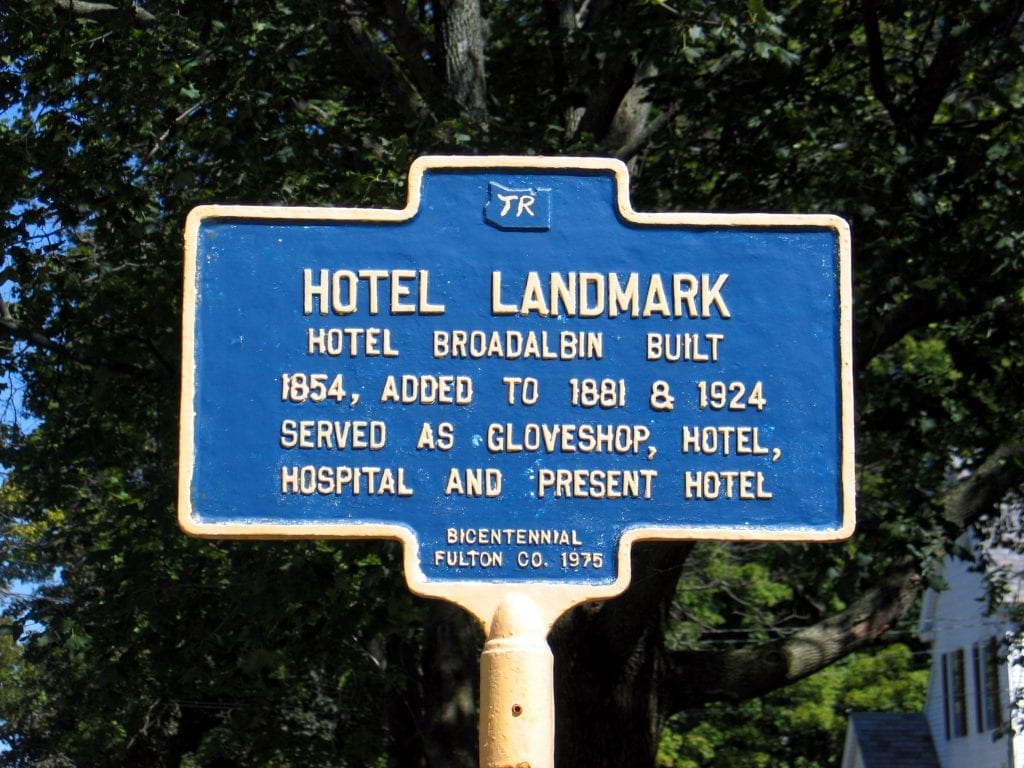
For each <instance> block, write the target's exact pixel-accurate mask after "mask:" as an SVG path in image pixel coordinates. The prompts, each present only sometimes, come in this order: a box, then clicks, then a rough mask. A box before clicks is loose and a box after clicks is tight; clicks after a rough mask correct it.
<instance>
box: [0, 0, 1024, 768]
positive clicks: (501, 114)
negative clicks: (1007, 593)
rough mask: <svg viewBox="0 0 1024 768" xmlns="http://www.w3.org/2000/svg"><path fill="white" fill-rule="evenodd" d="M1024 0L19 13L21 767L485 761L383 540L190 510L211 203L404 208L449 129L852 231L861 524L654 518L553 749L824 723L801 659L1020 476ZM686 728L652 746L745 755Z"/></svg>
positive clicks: (13, 191)
mask: <svg viewBox="0 0 1024 768" xmlns="http://www.w3.org/2000/svg"><path fill="white" fill-rule="evenodd" d="M1021 10H1022V8H1021V3H1020V2H1014V1H1013V0H984V1H981V0H977V1H976V2H966V1H961V0H942V1H940V2H930V3H924V2H919V1H917V0H914V1H912V2H905V3H882V2H878V0H861V1H860V2H858V3H837V2H821V3H799V2H793V1H787V0H782V1H780V2H777V3H765V2H762V1H761V0H747V1H746V2H737V1H736V0H732V1H731V2H725V3H719V2H709V1H705V0H693V1H692V2H689V1H685V2H684V0H679V1H678V2H673V1H672V0H669V1H668V2H661V1H654V0H647V1H644V0H631V1H629V0H621V1H619V2H614V1H613V0H589V1H588V2H573V1H572V0H543V2H523V1H521V0H438V1H437V2H427V1H426V0H418V1H416V2H414V1H413V0H383V1H382V2H364V1H363V0H334V2H322V1H321V2H313V0H250V1H249V2H229V1H227V0H225V1H223V2H209V0H148V1H147V2H144V3H141V4H138V3H133V2H129V1H128V0H109V2H83V1H82V0H39V1H38V2H17V1H16V2H11V3H8V4H6V5H5V7H4V8H3V9H2V10H0V82H2V87H0V113H2V115H3V117H2V119H0V174H2V175H0V180H2V183H0V198H2V199H0V211H3V212H4V213H3V227H2V229H0V244H2V247H3V254H4V259H3V263H2V272H0V275H2V277H3V279H4V281H5V282H4V287H3V291H4V292H3V295H4V300H3V301H2V306H0V310H2V311H0V330H2V331H3V336H4V340H3V347H2V349H0V365H2V367H3V370H4V371H5V372H6V373H8V374H10V375H11V376H12V378H11V379H10V382H11V385H10V386H11V389H9V390H8V393H9V394H10V395H11V398H12V399H11V404H10V406H9V408H8V411H7V415H8V418H7V421H6V423H5V426H4V430H3V435H2V437H3V439H2V443H0V461H2V463H3V464H4V466H6V467H7V468H8V474H7V478H6V482H5V483H4V485H3V486H2V488H0V511H2V515H0V548H2V550H0V580H2V581H3V583H4V584H6V585H8V588H11V587H12V585H15V584H17V583H19V582H22V581H28V582H32V583H38V584H40V585H41V586H40V587H39V588H38V589H37V590H36V591H35V592H34V593H33V594H31V595H29V596H19V595H17V594H15V595H14V596H13V597H11V599H10V600H9V602H8V608H7V611H6V614H7V617H8V618H7V623H6V624H5V625H4V626H5V627H9V628H10V631H11V636H12V638H14V639H15V640H17V641H18V642H17V643H16V644H10V645H7V644H5V645H4V646H3V654H2V660H3V662H4V669H3V672H2V677H0V683H2V688H0V708H2V711H0V720H2V723H0V735H2V737H3V739H4V740H5V741H6V743H7V744H8V745H9V746H10V749H9V750H8V751H5V752H3V753H0V763H3V764H7V765H35V766H39V765H51V766H61V765H74V764H79V763H81V764H90V765H104V766H119V765H124V766H128V765H131V766H145V765H151V766H165V765H166V766H189V765H203V766H217V765H238V766H250V765H251V766H255V765H306V766H318V765H323V766H328V765H332V766H336V765H360V766H361V765H391V766H421V765H446V766H462V765H475V749H474V747H473V733H474V731H475V726H476V719H475V714H474V706H475V704H474V702H475V690H474V685H475V682H474V681H475V677H476V664H477V644H478V643H479V637H478V635H477V633H476V631H475V628H474V627H473V626H472V625H470V624H468V623H467V621H466V620H465V619H464V618H463V617H460V616H459V615H458V614H457V613H455V612H454V611H453V610H451V609H448V608H447V607H445V606H441V605H433V604H429V605H428V604H425V603H421V602H418V601H416V600H414V599H412V598H411V597H409V596H408V595H407V594H406V592H405V589H404V585H403V583H402V580H401V576H400V571H399V569H400V558H399V556H398V553H396V552H395V551H394V549H393V548H392V547H390V546H389V545H386V544H378V545H368V544H352V543H346V544H338V543H326V542H307V543H272V542H265V543H246V544H237V545H236V544H231V543H223V542H220V543H218V542H199V541H192V540H187V539H186V538H185V537H183V536H182V535H181V534H180V533H179V531H178V530H177V527H176V523H175V514H174V502H175V472H176V444H177V435H176V432H177V397H178V366H179V351H178V350H179V342H180V339H179V312H180V290H181V289H180V283H181V235H182V226H183V222H184V218H185V214H186V213H187V211H188V210H189V209H190V208H191V207H193V206H194V205H197V204H200V203H204V202H214V201H216V202H258V203H295V204H305V205H309V204H336V205H338V204H344V205H350V206H371V205H373V206H386V207H398V206H399V205H400V204H401V201H402V200H404V195H405V191H404V174H405V171H406V169H407V167H408V165H409V163H410V161H411V160H412V159H413V158H414V157H416V156H417V155H420V154H427V153H430V154H444V153H473V154H483V153H493V154H499V153H500V154H525V153H537V154H601V155H615V156H618V157H621V158H623V159H625V160H627V161H628V162H629V164H630V167H631V170H632V172H633V176H632V180H633V185H634V189H633V200H634V205H635V207H636V208H637V209H640V210H644V209H648V210H713V211H740V210H743V211H746V210H770V211H823V212H832V213H837V214H840V215H842V216H844V217H846V218H847V219H848V220H849V221H850V222H851V223H852V226H853V231H854V247H855V255H856V265H855V269H856V274H855V280H856V292H857V302H856V321H857V368H856V375H857V390H858V391H857V401H858V433H859V444H858V452H859V457H858V466H859V478H858V479H859V504H858V508H859V528H858V532H857V534H856V536H855V538H854V539H853V540H851V541H850V542H847V543H845V544H842V545H835V546H822V545H817V546H813V547H812V546H808V547H801V546H796V545H788V546H724V545H712V544H708V545H700V546H693V545H690V544H686V543H682V544H675V545H667V544H664V545H651V546H645V547H639V548H638V549H637V551H636V552H635V553H634V559H635V564H634V580H635V582H636V584H635V585H634V587H633V588H632V589H631V590H630V591H629V593H628V594H627V595H625V596H624V597H622V598H621V599H618V600H615V601H611V602H609V603H605V604H601V605H594V606H585V607H583V608H581V609H578V610H576V611H575V612H573V613H572V614H570V615H569V616H567V617H566V618H565V619H564V620H563V621H562V622H561V623H560V624H559V626H558V627H556V629H555V632H554V633H553V635H552V638H551V641H552V645H553V647H554V649H555V652H556V676H557V678H558V701H559V715H558V717H559V743H558V759H559V764H560V765H565V766H569V765H584V764H585V765H588V766H602V765H608V766H615V767H616V768H623V767H624V766H634V765H635V766H650V765H653V764H654V763H655V760H657V759H659V758H658V744H659V734H660V733H661V730H662V727H663V726H664V724H665V723H666V721H668V719H669V718H670V717H671V716H673V715H676V714H677V713H686V714H684V715H681V717H683V718H685V722H682V721H679V720H674V721H672V726H671V728H673V729H676V730H677V731H678V732H685V733H687V734H689V738H690V739H691V741H689V742H688V743H689V744H691V745H692V744H697V745H699V744H700V743H701V742H700V741H699V739H697V736H699V735H700V734H699V733H697V731H698V730H699V728H700V726H695V725H694V722H695V719H694V718H695V715H694V712H698V711H702V710H701V708H702V707H705V706H706V705H709V704H715V703H719V704H720V703H735V702H748V703H747V704H744V705H743V706H748V707H762V706H769V703H762V702H770V699H765V700H757V701H755V699H756V697H759V696H762V695H763V694H767V693H769V692H771V691H779V693H777V694H775V696H791V697H794V698H793V699H791V700H790V710H789V714H788V715H787V717H789V718H792V719H793V721H792V722H791V723H790V725H789V726H788V727H789V728H790V729H791V731H792V736H793V738H792V739H791V741H799V740H800V739H799V738H798V735H799V732H800V729H801V726H800V724H799V723H797V722H796V721H795V719H796V718H799V716H800V715H799V712H800V707H799V706H798V704H799V702H798V701H797V700H796V697H797V694H796V693H792V691H794V690H799V689H786V686H788V685H790V684H791V683H794V682H796V681H798V680H800V679H802V678H804V677H806V676H807V675H810V674H811V673H813V672H816V671H818V670H820V669H826V668H828V667H829V666H830V665H832V664H834V663H836V662H838V661H840V660H841V659H843V658H844V657H846V656H847V655H848V654H850V653H851V652H853V651H855V650H858V649H860V648H863V647H866V646H868V645H869V644H871V643H873V642H874V641H875V640H877V639H878V638H879V637H880V636H882V635H883V633H884V631H885V630H886V629H887V628H888V627H890V626H892V625H893V624H896V623H898V622H899V620H900V619H901V617H902V616H904V614H905V613H906V611H907V610H908V609H909V607H910V606H911V605H912V604H913V601H914V599H915V597H916V595H917V591H918V590H919V588H920V585H921V583H922V579H925V578H927V577H928V575H929V573H930V570H929V568H930V564H931V563H933V562H934V560H935V558H937V557H939V556H942V555H943V554H945V553H947V552H949V551H950V550H951V547H952V545H951V542H952V541H953V540H954V539H955V538H956V536H957V534H958V533H959V532H960V531H961V530H963V528H964V527H965V526H967V525H969V524H972V523H975V522H978V521H979V520H984V518H985V516H986V515H987V514H989V513H990V512H991V511H992V509H993V508H994V506H995V505H996V504H997V503H998V502H1000V501H1001V500H1003V499H1005V498H1007V497H1008V495H1012V494H1014V493H1017V494H1019V493H1020V492H1021V490H1022V479H1024V402H1022V400H1024V354H1022V349H1021V346H1022V344H1024V255H1022V238H1024V216H1022V198H1021V192H1020V189H1021V180H1022V177H1024V174H1022V171H1024V130H1022V119H1024V118H1022V106H1024V76H1022V73H1021V68H1020V52H1021V46H1022V43H1024V34H1022V28H1021V23H1020V16H1021ZM808 646H813V647H814V648H815V649H817V651H816V652H815V653H806V652H802V651H801V650H799V649H800V648H807V647H808ZM904 666H905V665H904ZM901 668H902V667H901ZM814 679H815V680H818V681H822V680H825V681H826V682H818V683H815V684H818V685H829V684H830V683H828V682H827V680H828V678H814ZM836 685H839V684H838V683H836ZM840 687H841V686H840ZM12 688H16V689H17V690H19V691H20V695H12V692H11V691H12ZM844 695H845V694H844ZM851 695H852V694H851ZM911 700H912V697H910V696H909V694H908V696H907V697H904V698H900V699H899V700H898V701H894V702H893V704H892V706H907V704H908V702H910V701H911ZM875 702H877V699H875V698H874V696H869V697H867V699H866V700H858V701H857V702H855V703H854V704H852V705H853V706H858V707H859V706H877V703H875ZM702 717H704V718H709V717H710V714H709V713H708V712H707V711H706V710H705V711H703V715H702ZM823 717H824V716H822V718H823ZM819 719H821V718H819ZM674 732H676V731H671V732H670V737H669V739H668V740H667V741H666V742H665V744H663V746H662V755H661V759H662V760H665V759H669V758H666V757H665V755H666V750H669V751H671V752H672V753H673V755H675V754H676V753H677V752H678V755H677V756H672V757H671V759H672V760H675V759H677V757H678V760H680V761H682V762H678V763H676V762H667V763H666V762H662V764H665V765H693V764H708V765H715V764H720V763H716V762H713V761H712V757H711V756H710V755H704V757H701V756H699V755H697V756H694V755H693V754H689V753H686V752H685V749H690V750H693V749H696V748H697V747H694V746H689V747H685V749H684V748H682V747H680V748H679V749H674V748H673V747H672V745H671V739H672V738H674V737H673V736H671V733H674ZM695 734H696V735H695ZM705 736H707V733H705ZM708 738H710V737H708ZM715 738H717V737H715ZM666 744H667V746H666ZM680 750H683V751H680ZM737 759H738V758H737ZM776 759H780V760H781V758H776ZM814 759H816V760H817V759H821V760H824V759H825V758H823V757H821V756H818V757H815V758H814ZM701 760H707V761H708V762H706V763H702V762H701ZM686 761H689V762H686ZM751 764H753V763H751ZM776 764H781V763H776ZM793 764H794V765H795V764H802V765H811V764H812V763H809V762H806V761H805V762H803V763H797V762H794V763H793ZM821 764H825V763H824V762H822V763H821Z"/></svg>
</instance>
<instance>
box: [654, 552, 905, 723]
mask: <svg viewBox="0 0 1024 768" xmlns="http://www.w3.org/2000/svg"><path fill="white" fill-rule="evenodd" d="M920 589H921V578H920V576H919V575H918V573H917V569H916V567H915V566H913V565H912V564H910V563H905V564H903V565H901V566H900V567H898V568H895V569H894V570H893V571H892V572H890V573H889V574H888V575H887V576H886V577H885V578H883V579H882V581H881V582H879V583H878V584H877V585H875V586H874V587H873V588H872V589H870V590H868V591H867V592H866V593H865V594H864V595H862V596H861V597H860V598H859V599H858V600H857V601H856V602H855V603H854V604H853V605H851V606H850V607H849V608H848V609H847V610H845V611H843V612H842V613H839V614H836V615H835V616H831V617H829V618H827V619H825V620H824V621H822V622H819V623H818V624H815V625H813V626H810V627H807V628H806V629H803V630H800V631H799V632H796V633H795V634H793V635H791V636H789V637H787V638H784V639H782V640H777V641H774V642H771V643H764V644H760V645H755V646H751V647H747V648H741V649H739V650H734V651H713V652H708V651H677V652H675V653H672V654H670V656H669V658H668V660H667V664H666V669H665V674H664V676H663V678H662V690H663V699H662V701H663V706H664V707H665V708H666V710H665V714H666V715H669V714H673V713H675V712H678V711H680V710H682V709H683V708H692V707H696V706H701V705H703V704H707V703H709V702H713V701H743V700H745V699H750V698H753V697H755V696H761V695H763V694H765V693H768V692H769V691H773V690H775V689H777V688H781V687H783V686H786V685H789V684H791V683H795V682H796V681H798V680H801V679H803V678H805V677H807V676H808V675H811V674H813V673H814V672H817V671H819V670H821V669H824V668H825V667H827V666H829V665H830V664H833V663H834V662H836V661H838V660H839V659H841V658H843V657H844V656H847V655H849V654H850V653H853V652H854V651H856V650H859V649H861V648H864V647H865V646H867V645H868V644H870V643H871V642H873V641H874V640H876V639H877V638H878V637H880V636H881V635H882V634H883V633H884V632H885V631H886V630H887V629H889V627H890V626H892V625H893V624H894V623H895V622H896V621H898V620H899V619H900V617H901V616H903V614H904V613H906V611H907V610H908V609H909V608H910V607H911V606H912V605H913V604H914V601H915V600H916V599H917V596H918V594H919V592H920Z"/></svg>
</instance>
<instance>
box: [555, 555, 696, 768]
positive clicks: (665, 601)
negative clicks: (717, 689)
mask: <svg viewBox="0 0 1024 768" xmlns="http://www.w3.org/2000/svg"><path fill="white" fill-rule="evenodd" d="M692 547H693V545H692V543H689V542H683V543H668V542H659V543H655V544H640V545H637V546H636V547H635V549H634V552H633V566H634V567H633V571H634V574H635V576H634V578H633V583H632V586H630V588H629V589H628V590H627V591H626V592H625V594H623V595H622V596H620V597H618V598H616V599H615V600H612V601H609V602H607V603H592V604H588V605H583V606H581V607H579V608H577V609H575V610H574V611H572V612H571V613H569V614H568V615H567V616H565V617H564V618H563V619H562V621H560V622H559V623H558V625H557V626H556V627H555V630H554V631H553V632H552V634H551V645H552V650H553V651H554V654H555V708H556V710H557V714H556V717H555V742H556V745H555V764H556V765H557V766H559V768H575V767H576V766H580V768H582V767H583V766H586V768H651V766H653V765H654V761H655V757H656V754H657V751H658V737H659V734H660V732H661V727H662V724H663V715H662V712H663V709H664V708H663V706H662V701H661V698H662V697H661V685H660V681H661V679H662V670H663V667H664V664H665V662H666V659H667V654H666V649H665V644H664V637H665V626H666V623H667V621H668V609H669V606H670V605H671V603H672V600H673V598H674V596H675V590H676V584H677V582H678V580H679V575H680V573H681V571H682V567H683V564H684V563H685V561H686V558H687V556H688V555H689V553H690V551H691V550H692Z"/></svg>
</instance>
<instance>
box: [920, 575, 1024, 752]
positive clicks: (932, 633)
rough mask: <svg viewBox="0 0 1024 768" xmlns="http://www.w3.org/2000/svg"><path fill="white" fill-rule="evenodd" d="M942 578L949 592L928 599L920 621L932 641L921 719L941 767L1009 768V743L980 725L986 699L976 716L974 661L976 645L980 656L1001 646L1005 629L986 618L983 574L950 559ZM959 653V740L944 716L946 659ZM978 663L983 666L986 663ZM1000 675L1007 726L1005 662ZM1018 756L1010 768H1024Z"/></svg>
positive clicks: (949, 684)
mask: <svg viewBox="0 0 1024 768" xmlns="http://www.w3.org/2000/svg"><path fill="white" fill-rule="evenodd" d="M944 575H945V578H946V581H947V583H948V584H949V589H948V590H946V591H943V592H939V593H937V594H932V595H929V596H928V598H927V599H926V600H925V606H924V608H925V610H924V612H923V613H924V614H925V615H924V616H922V623H921V631H922V636H923V637H924V638H925V639H926V640H930V641H932V668H931V675H930V678H929V682H928V699H927V702H926V704H925V716H926V718H927V719H928V724H929V727H930V728H931V731H932V738H933V740H934V742H935V750H936V752H937V753H938V757H939V763H940V764H941V766H942V768H1010V765H1011V764H1010V759H1011V757H1010V756H1011V752H1010V743H1009V741H1010V740H1009V739H1007V738H1006V737H1005V736H1001V737H1000V738H996V739H994V738H993V736H994V735H995V734H996V731H994V730H992V729H990V728H987V727H986V726H987V725H988V724H986V723H985V722H984V721H985V716H984V700H982V712H981V713H980V718H979V711H978V699H977V696H978V693H979V686H978V680H977V679H976V678H977V677H978V675H976V672H975V666H976V665H975V659H974V649H975V647H977V648H978V649H979V652H980V654H981V655H982V656H983V654H984V649H986V647H987V644H988V643H989V642H990V639H991V638H999V640H1000V643H1001V641H1002V640H1003V638H1004V636H1005V632H1006V629H1007V627H1006V625H1005V623H1004V621H1003V620H1002V619H1000V618H999V617H996V616H986V615H985V612H986V607H987V603H986V602H985V582H984V579H983V577H982V575H981V574H979V573H976V572H973V571H972V570H971V566H970V564H968V563H963V562H960V561H955V560H954V561H948V562H947V564H946V568H945V573H944ZM930 601H934V603H932V602H930ZM999 647H1000V655H1001V656H1002V655H1003V654H1004V653H1005V647H1004V646H1003V645H1002V644H1000V646H999ZM958 652H959V653H962V654H963V655H962V659H963V665H964V666H963V669H964V676H963V684H964V704H965V705H966V731H967V732H966V734H965V735H959V736H958V735H956V733H955V732H956V730H957V728H956V724H955V719H951V718H950V716H949V715H948V714H947V709H946V707H947V701H946V697H945V695H944V694H945V693H952V688H953V682H954V681H953V676H952V675H951V674H950V673H949V672H950V670H949V669H947V673H946V675H945V677H944V674H943V663H944V659H955V658H956V655H957V654H958ZM980 664H982V665H983V664H984V661H983V660H982V661H981V662H980ZM979 666H980V665H979ZM981 671H982V674H981V677H982V683H981V690H982V691H984V687H985V683H984V671H983V667H982V670H981ZM999 677H1000V681H1001V682H1000V688H1001V691H1000V699H999V700H1000V705H1001V714H1002V718H1003V721H1004V722H1006V721H1007V719H1008V718H1009V717H1010V715H1011V712H1010V703H1009V702H1010V701H1011V698H1010V683H1009V676H1008V670H1007V667H1006V665H1005V664H1004V665H1001V666H1000V667H999ZM979 719H980V721H981V725H980V726H979ZM1017 753H1018V755H1019V756H1018V757H1017V758H1016V760H1015V761H1014V765H1013V768H1024V754H1022V753H1021V751H1020V750H1017Z"/></svg>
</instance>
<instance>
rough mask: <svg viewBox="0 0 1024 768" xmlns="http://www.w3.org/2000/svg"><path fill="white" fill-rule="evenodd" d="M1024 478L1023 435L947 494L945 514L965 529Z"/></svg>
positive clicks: (1000, 450) (1013, 440)
mask: <svg viewBox="0 0 1024 768" xmlns="http://www.w3.org/2000/svg"><path fill="white" fill-rule="evenodd" d="M1022 479H1024V437H1022V436H1021V435H1016V436H1014V438H1013V439H1012V440H1010V441H1009V442H1006V443H1004V444H1003V445H1000V446H999V447H998V448H996V449H995V450H994V451H992V453H991V454H989V455H988V457H987V458H986V459H985V460H984V461H983V462H982V463H981V464H980V465H979V466H978V468H977V469H975V470H974V472H972V473H971V474H970V475H968V476H967V477H966V478H964V479H963V480H961V481H960V482H959V483H958V484H957V485H956V486H954V487H953V488H952V489H951V490H950V491H949V492H948V493H947V494H946V496H945V499H944V500H943V505H942V517H943V519H945V520H946V521H947V522H949V523H952V524H953V525H955V526H956V527H957V528H960V529H963V528H966V527H968V526H969V525H971V524H972V523H974V522H975V521H976V520H977V519H978V518H979V517H981V516H982V515H984V514H986V513H988V512H991V511H992V509H993V507H995V506H996V505H997V504H999V503H1000V502H1001V501H1002V500H1003V498H1004V497H1005V496H1006V493H1007V492H1008V491H1009V490H1010V489H1012V488H1014V487H1016V486H1017V485H1019V484H1020V483H1021V481H1022Z"/></svg>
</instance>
